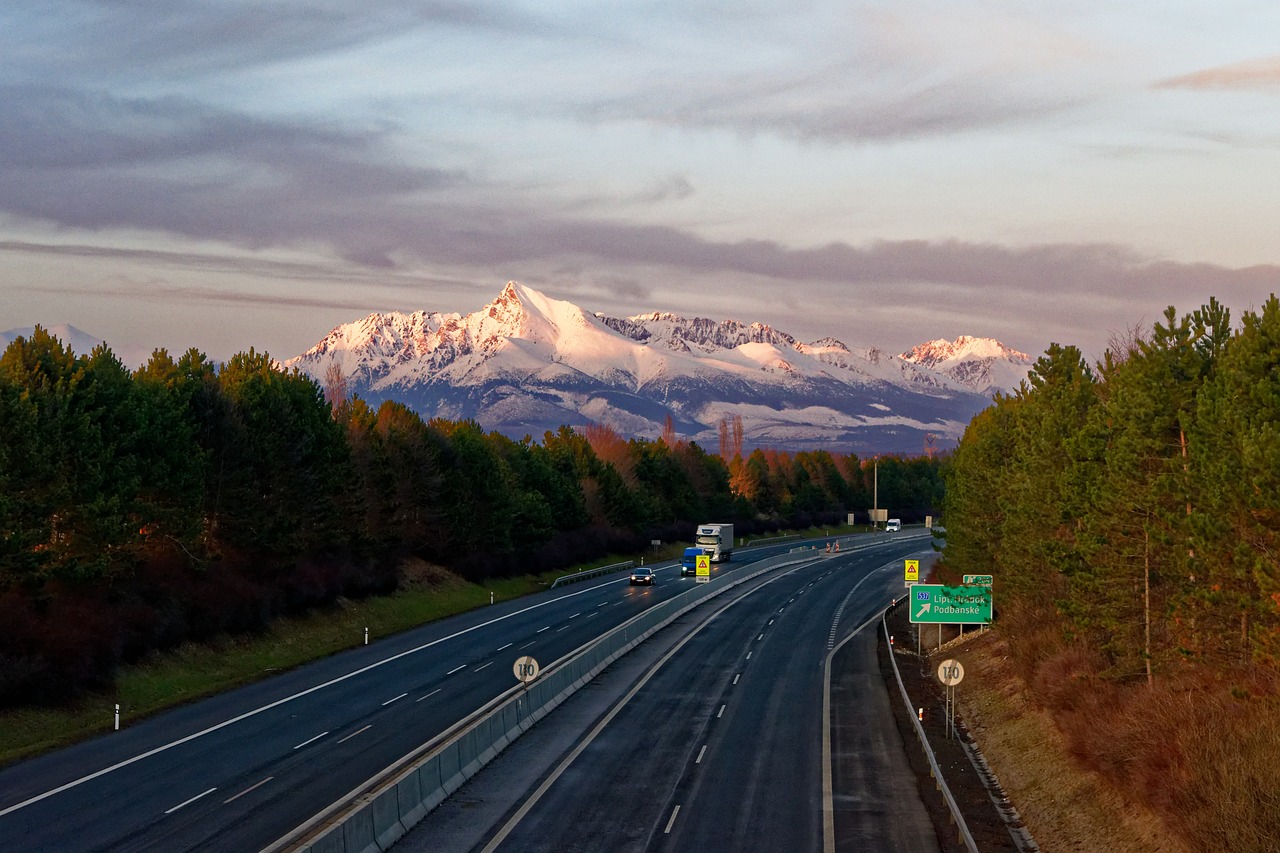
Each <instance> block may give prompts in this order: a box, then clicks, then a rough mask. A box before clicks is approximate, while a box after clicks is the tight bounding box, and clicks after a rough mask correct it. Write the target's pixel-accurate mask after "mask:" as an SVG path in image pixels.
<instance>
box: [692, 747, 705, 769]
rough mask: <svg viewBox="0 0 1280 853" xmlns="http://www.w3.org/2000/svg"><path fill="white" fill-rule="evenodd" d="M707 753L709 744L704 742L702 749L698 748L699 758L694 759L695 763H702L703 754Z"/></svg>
mask: <svg viewBox="0 0 1280 853" xmlns="http://www.w3.org/2000/svg"><path fill="white" fill-rule="evenodd" d="M706 754H707V745H706V744H705V743H704V744H703V745H702V749H700V750H698V757H697V758H695V759H694V760H693V763H694V764H701V763H702V756H704V755H706Z"/></svg>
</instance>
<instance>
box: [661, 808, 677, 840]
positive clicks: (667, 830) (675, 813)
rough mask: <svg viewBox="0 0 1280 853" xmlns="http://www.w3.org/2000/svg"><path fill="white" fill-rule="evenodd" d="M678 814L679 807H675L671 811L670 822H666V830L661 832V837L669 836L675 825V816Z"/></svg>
mask: <svg viewBox="0 0 1280 853" xmlns="http://www.w3.org/2000/svg"><path fill="white" fill-rule="evenodd" d="M678 814H680V807H679V806H676V807H675V808H674V809H672V810H671V820H669V821H667V828H666V829H664V830H663V831H662V834H663V835H670V834H671V827H673V826H675V825H676V815H678Z"/></svg>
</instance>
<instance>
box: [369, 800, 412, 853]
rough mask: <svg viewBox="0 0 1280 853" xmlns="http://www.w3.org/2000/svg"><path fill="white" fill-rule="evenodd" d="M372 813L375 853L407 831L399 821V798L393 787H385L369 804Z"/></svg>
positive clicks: (401, 836) (397, 839) (378, 852)
mask: <svg viewBox="0 0 1280 853" xmlns="http://www.w3.org/2000/svg"><path fill="white" fill-rule="evenodd" d="M369 811H370V812H372V814H373V838H374V841H376V842H377V845H378V846H377V847H376V848H375V853H381V851H383V850H386V849H387V848H388V847H390V846H391V845H392V844H395V843H396V842H397V841H399V840H400V839H401V838H403V837H404V834H405V833H406V832H408V830H406V829H405V828H404V824H403V823H401V822H400V798H399V796H398V795H397V793H396V789H395V788H387V789H386V790H384V791H383V792H382V793H381V794H379V795H378V796H376V797H374V798H373V802H372V803H370V804H369Z"/></svg>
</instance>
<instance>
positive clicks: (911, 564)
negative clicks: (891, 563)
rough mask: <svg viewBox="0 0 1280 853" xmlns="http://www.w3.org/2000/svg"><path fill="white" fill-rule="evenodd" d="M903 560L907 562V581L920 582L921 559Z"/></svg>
mask: <svg viewBox="0 0 1280 853" xmlns="http://www.w3.org/2000/svg"><path fill="white" fill-rule="evenodd" d="M903 562H905V563H906V578H907V583H917V582H919V580H920V561H919V560H904V561H903Z"/></svg>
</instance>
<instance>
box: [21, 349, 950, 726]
mask: <svg viewBox="0 0 1280 853" xmlns="http://www.w3.org/2000/svg"><path fill="white" fill-rule="evenodd" d="M336 379H337V381H334V382H326V384H325V387H321V385H320V384H318V383H317V382H315V381H314V380H313V379H311V378H310V377H309V376H306V375H304V374H301V373H298V372H296V371H285V370H283V369H281V368H280V366H279V365H278V364H276V363H275V362H274V361H273V360H272V359H271V358H270V357H269V356H267V355H266V354H263V353H256V352H254V351H253V350H250V351H249V352H247V353H240V354H238V355H235V356H233V357H232V358H231V359H230V360H228V361H227V362H226V363H224V364H216V363H214V362H212V361H210V360H209V359H208V358H207V357H206V356H205V355H203V354H202V353H200V352H198V351H197V350H194V349H193V350H189V351H188V352H186V353H185V354H183V355H182V356H181V357H180V358H178V359H177V360H174V359H173V358H172V357H171V356H170V355H169V354H168V353H167V352H165V351H163V350H157V351H156V352H155V353H154V354H153V355H152V357H151V359H150V360H149V362H148V363H147V364H146V365H144V366H143V367H142V368H140V369H139V370H137V371H130V370H128V369H127V368H126V367H124V366H123V365H122V364H121V362H120V361H119V359H117V358H116V356H115V355H114V354H113V353H112V352H111V351H110V349H109V348H107V347H105V346H101V347H99V348H97V349H95V350H94V351H93V352H92V353H90V354H89V355H86V356H76V355H75V354H74V353H72V352H71V350H70V349H69V348H67V347H66V346H64V345H63V344H62V342H60V341H59V340H58V339H56V338H54V337H51V336H50V335H49V334H47V333H46V332H45V331H44V330H42V329H40V328H39V327H37V328H36V329H35V331H34V332H33V334H32V335H31V336H30V337H29V338H18V339H17V340H15V341H14V342H13V343H12V344H10V345H9V347H8V348H7V349H6V350H5V351H4V353H3V356H0V706H3V705H14V704H17V703H19V702H22V703H28V702H40V703H56V702H61V701H66V700H68V699H73V698H75V697H76V696H77V695H79V694H81V693H82V692H84V691H86V690H90V689H95V688H102V687H105V686H108V685H109V684H110V683H111V681H112V679H113V677H114V675H115V673H116V671H117V668H118V666H119V665H120V664H122V663H128V662H132V661H136V660H139V659H140V658H142V657H143V656H145V655H146V654H148V653H149V652H152V651H154V650H160V649H166V648H171V647H174V646H176V645H177V644H179V643H182V642H185V641H189V640H196V641H204V640H210V639H213V638H216V637H218V636H220V635H227V634H241V633H251V632H256V631H261V630H263V629H265V628H266V627H267V626H268V625H269V624H270V622H271V620H272V619H274V618H276V617H277V616H280V615H282V614H297V613H302V612H305V611H307V610H311V609H314V608H318V607H325V606H329V605H331V604H332V603H333V602H335V601H336V600H337V599H338V598H339V597H348V598H354V597H362V596H367V595H375V594H385V593H390V592H393V591H394V590H395V589H396V588H397V586H398V584H399V583H400V575H399V571H400V566H401V564H402V561H403V560H404V559H405V558H407V557H414V558H418V559H421V560H426V561H428V562H430V563H433V564H437V565H440V566H444V567H446V568H448V569H450V570H452V571H453V572H455V573H457V574H458V575H460V576H462V577H463V578H465V579H467V580H470V581H473V582H483V581H484V580H486V579H488V578H494V577H502V576H511V575H520V574H536V573H541V572H544V571H548V570H554V569H560V568H565V567H568V566H571V565H574V564H578V563H582V562H585V561H590V560H593V559H599V558H602V557H605V556H606V555H609V554H624V555H631V554H642V553H644V552H645V551H646V550H647V549H648V547H649V543H650V542H651V540H653V539H659V540H662V541H664V542H681V541H690V540H691V539H692V535H693V528H694V526H695V525H697V524H699V523H704V522H707V521H733V522H734V523H735V524H736V525H737V532H738V534H739V535H744V534H746V535H749V534H752V533H767V532H771V531H776V530H779V529H783V528H806V527H809V526H811V525H815V524H836V523H840V522H843V521H844V520H845V519H846V517H847V514H848V513H849V512H857V513H859V514H860V515H861V516H862V517H863V518H864V519H865V517H866V512H867V509H868V508H869V507H870V506H871V505H872V489H873V478H874V480H875V482H877V483H878V499H879V505H880V506H882V507H891V508H893V510H894V513H895V514H896V515H899V516H901V517H902V518H903V519H904V520H905V521H911V520H922V519H923V517H924V516H925V515H927V514H937V512H938V507H939V506H940V505H941V501H942V476H943V475H942V469H943V467H944V465H945V460H944V459H942V458H934V457H933V456H932V455H930V456H921V457H920V458H913V459H908V458H900V457H895V456H882V457H880V458H879V459H878V461H876V462H873V461H872V460H869V459H859V458H858V457H857V456H855V455H851V454H831V453H827V452H825V451H814V452H799V453H782V452H776V451H769V450H763V449H757V450H754V451H751V452H750V453H747V454H746V455H745V456H744V455H743V452H742V437H741V429H740V424H734V423H730V422H728V421H726V422H725V423H724V424H722V425H721V442H720V443H721V447H720V454H719V455H716V454H711V453H708V452H707V451H705V450H703V449H702V448H701V447H699V446H698V445H697V444H694V443H689V442H686V441H682V440H679V439H678V438H677V437H676V436H675V435H674V432H673V431H671V430H670V429H669V430H668V432H667V434H665V435H664V436H663V437H662V438H660V439H657V440H643V439H630V440H627V439H625V438H623V437H621V436H619V435H617V434H616V433H615V432H613V431H612V430H610V429H608V428H606V427H588V428H585V429H583V430H582V431H581V432H577V431H574V430H571V429H569V428H561V429H560V430H558V431H557V432H555V433H547V434H546V435H545V436H542V437H541V438H540V439H539V440H537V441H534V440H532V439H531V438H528V437H526V438H525V439H524V440H520V441H517V440H512V439H510V438H507V437H504V436H502V435H500V434H497V433H486V432H484V431H482V430H481V429H480V428H479V427H478V426H477V424H475V423H474V422H469V421H464V422H457V423H455V422H449V421H442V420H433V421H430V422H424V421H423V420H422V419H421V418H420V417H419V416H418V415H417V414H416V413H414V412H413V411H411V410H410V409H408V408H406V407H404V406H402V405H399V404H396V403H391V402H388V403H384V404H382V405H381V406H380V407H378V408H377V409H376V410H375V409H372V408H371V407H369V406H368V405H366V404H365V403H364V402H363V401H362V400H360V399H359V398H350V397H348V396H347V395H346V394H345V393H344V392H343V389H342V387H341V382H340V378H336ZM726 460H727V461H726Z"/></svg>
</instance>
